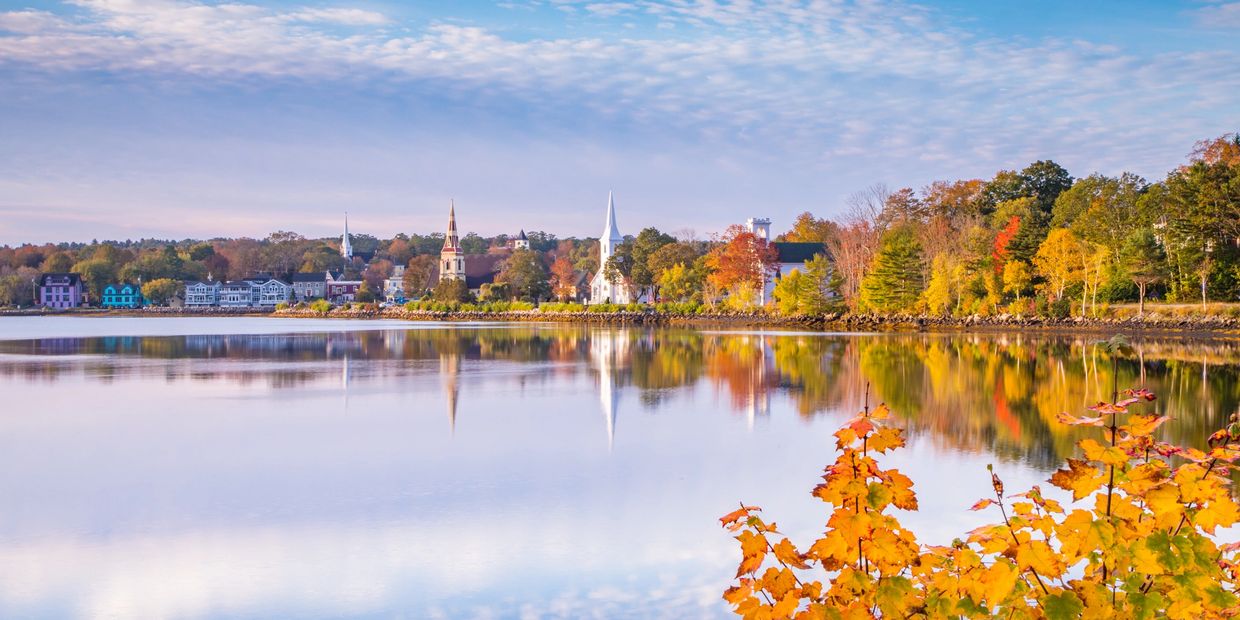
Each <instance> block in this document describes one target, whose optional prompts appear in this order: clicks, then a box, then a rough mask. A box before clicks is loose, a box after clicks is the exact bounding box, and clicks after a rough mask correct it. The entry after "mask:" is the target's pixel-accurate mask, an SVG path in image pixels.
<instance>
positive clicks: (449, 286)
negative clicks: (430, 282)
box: [431, 279, 471, 302]
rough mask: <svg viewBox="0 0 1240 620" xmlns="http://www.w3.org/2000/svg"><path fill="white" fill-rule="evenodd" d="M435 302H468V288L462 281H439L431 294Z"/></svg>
mask: <svg viewBox="0 0 1240 620" xmlns="http://www.w3.org/2000/svg"><path fill="white" fill-rule="evenodd" d="M431 297H433V298H434V299H435V301H446V302H453V301H456V302H464V301H469V300H470V297H471V295H470V293H469V286H468V285H466V284H465V281H464V280H442V279H441V280H440V281H439V283H438V284H436V285H435V291H434V292H433V293H431Z"/></svg>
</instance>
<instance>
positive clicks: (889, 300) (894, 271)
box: [859, 226, 925, 313]
mask: <svg viewBox="0 0 1240 620" xmlns="http://www.w3.org/2000/svg"><path fill="white" fill-rule="evenodd" d="M922 273H923V267H922V255H921V244H920V243H918V241H917V236H916V234H914V232H913V230H912V229H911V228H910V227H909V226H899V227H896V228H893V229H891V230H889V231H887V234H886V235H884V237H883V242H882V245H881V246H880V247H879V249H878V253H877V254H876V255H875V256H874V262H873V263H872V265H871V267H870V271H869V273H867V274H866V275H865V277H864V278H862V280H861V299H860V304H859V305H860V307H861V308H862V309H863V310H868V311H874V312H882V313H887V312H903V311H908V310H912V309H913V307H914V306H915V305H916V304H917V300H918V298H919V297H920V296H921V292H922V289H923V288H925V287H924V278H923V276H922Z"/></svg>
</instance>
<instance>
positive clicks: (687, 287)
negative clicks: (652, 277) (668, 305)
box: [658, 263, 703, 301]
mask: <svg viewBox="0 0 1240 620" xmlns="http://www.w3.org/2000/svg"><path fill="white" fill-rule="evenodd" d="M702 280H703V277H702V273H701V271H700V270H698V269H694V268H693V267H689V266H686V265H685V264H684V263H677V264H675V265H672V266H671V267H668V268H666V269H664V270H663V271H661V272H660V273H659V278H658V285H659V294H660V295H661V296H662V298H663V299H669V300H672V301H688V300H690V299H693V298H695V297H700V296H701V294H702Z"/></svg>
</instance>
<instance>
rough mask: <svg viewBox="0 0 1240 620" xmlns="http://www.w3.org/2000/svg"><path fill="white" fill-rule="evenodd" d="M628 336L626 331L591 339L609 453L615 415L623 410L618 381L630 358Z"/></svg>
mask: <svg viewBox="0 0 1240 620" xmlns="http://www.w3.org/2000/svg"><path fill="white" fill-rule="evenodd" d="M628 342H629V341H628V336H627V333H626V332H625V331H623V330H618V331H616V330H607V331H598V332H594V333H592V334H591V335H590V357H591V358H592V359H593V361H594V366H595V368H596V369H597V370H598V386H599V387H598V394H599V403H600V404H601V405H602V410H603V421H604V424H605V425H606V428H607V450H608V451H611V449H612V446H613V445H614V444H615V441H616V415H617V413H618V410H619V407H620V389H619V388H620V386H619V382H618V381H617V380H616V375H617V374H618V373H619V370H620V367H621V364H622V361H623V360H625V359H627V356H628Z"/></svg>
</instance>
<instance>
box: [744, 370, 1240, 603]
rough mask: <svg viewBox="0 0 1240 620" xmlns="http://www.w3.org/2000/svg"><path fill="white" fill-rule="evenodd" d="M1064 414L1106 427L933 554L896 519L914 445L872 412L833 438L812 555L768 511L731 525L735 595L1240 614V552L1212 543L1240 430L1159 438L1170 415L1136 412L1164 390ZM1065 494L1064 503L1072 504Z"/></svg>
mask: <svg viewBox="0 0 1240 620" xmlns="http://www.w3.org/2000/svg"><path fill="white" fill-rule="evenodd" d="M1116 396H1117V397H1116V398H1113V402H1110V403H1099V404H1098V405H1096V406H1094V407H1091V408H1090V410H1091V411H1092V414H1091V415H1088V416H1085V417H1076V416H1071V415H1068V414H1066V413H1065V414H1061V416H1060V420H1061V421H1062V422H1064V423H1066V424H1070V425H1076V426H1094V427H1099V428H1100V430H1101V433H1100V437H1099V438H1098V439H1092V438H1091V439H1085V440H1082V441H1080V442H1079V444H1078V446H1079V448H1080V451H1081V456H1080V457H1078V458H1070V459H1068V461H1067V463H1066V464H1065V465H1064V467H1063V468H1062V469H1060V470H1059V471H1056V472H1055V473H1054V475H1052V476H1051V478H1050V481H1049V482H1050V484H1051V485H1053V486H1055V487H1058V488H1060V489H1062V490H1063V491H1066V492H1067V493H1070V494H1071V501H1070V502H1069V503H1068V504H1067V505H1066V506H1065V505H1064V504H1063V503H1061V502H1060V501H1056V500H1055V499H1052V498H1051V497H1049V496H1047V495H1044V494H1043V491H1042V489H1041V488H1040V487H1038V486H1034V487H1033V488H1032V489H1030V490H1028V491H1026V492H1023V493H1019V494H1014V495H1010V494H1007V493H1006V490H1005V488H1004V485H1003V481H1002V480H1000V479H999V477H998V476H997V475H996V474H994V472H993V471H992V472H991V480H992V487H993V488H992V492H993V496H992V497H988V498H985V499H981V500H979V501H978V502H977V503H976V504H974V505H973V507H972V510H991V511H994V512H995V513H997V514H996V516H997V517H1000V518H1001V520H999V521H998V522H997V523H996V524H994V525H987V526H983V527H979V528H977V529H974V530H973V531H971V532H967V533H965V534H964V535H963V536H962V537H961V538H959V539H957V540H955V541H952V543H951V544H950V545H947V546H936V545H922V544H920V543H918V541H917V539H916V537H915V536H914V535H913V533H912V532H911V531H909V530H908V529H906V528H905V527H903V526H902V525H901V524H900V522H899V520H898V519H897V517H896V516H895V514H894V513H895V511H899V510H905V511H907V510H916V509H917V496H916V494H915V493H914V492H913V482H912V480H911V479H909V478H908V477H907V476H905V475H904V474H902V473H900V472H899V471H897V470H895V469H883V468H882V467H881V466H880V464H879V462H878V457H879V456H881V455H883V454H886V453H888V452H891V451H893V450H897V449H899V448H901V447H903V446H904V443H905V438H904V433H903V431H902V430H901V429H899V428H897V427H895V426H892V425H890V424H889V423H888V422H887V420H888V418H889V417H890V410H889V409H888V407H887V406H886V405H879V406H877V407H875V408H872V409H871V408H870V407H868V406H867V407H866V408H865V409H864V410H863V411H862V412H860V413H859V414H858V415H857V416H856V417H854V418H852V419H851V420H848V422H846V423H845V424H844V426H843V427H842V428H840V430H839V431H837V432H836V433H835V437H836V439H837V447H838V449H839V450H840V454H839V457H838V458H837V459H836V460H835V462H834V463H832V464H831V465H830V466H828V467H827V468H826V472H825V475H824V476H823V483H822V484H820V485H818V486H817V487H815V488H814V490H813V494H814V496H815V497H817V498H819V499H821V500H822V501H823V502H825V503H826V504H827V505H828V506H829V508H830V511H831V512H830V515H829V517H828V519H827V524H826V530H825V532H824V533H823V535H822V536H821V537H820V538H818V539H817V540H815V541H813V542H812V543H811V544H810V545H809V546H808V547H798V546H796V545H795V544H794V543H793V542H792V541H791V540H789V539H788V538H786V537H784V536H783V535H782V534H780V533H779V531H778V530H777V528H776V525H775V523H768V522H766V521H765V520H763V519H762V518H761V517H760V516H759V513H760V509H759V508H758V507H756V506H746V505H742V506H741V507H740V508H738V509H737V510H735V511H733V512H731V513H729V514H728V515H726V516H724V517H723V518H722V519H721V522H722V523H723V525H724V526H725V527H727V528H728V529H730V530H732V531H734V532H738V534H737V536H736V539H737V540H738V541H739V542H740V546H741V554H742V559H741V563H740V566H739V568H738V570H737V573H736V574H737V581H736V584H735V585H734V586H733V587H731V588H729V589H728V590H727V591H726V592H725V593H724V595H723V597H724V599H725V600H727V601H728V602H729V603H731V604H732V605H733V606H734V609H735V611H736V613H737V614H738V615H741V616H743V617H745V618H754V619H760V618H798V619H800V618H876V617H884V618H895V617H898V618H906V617H917V618H948V617H969V618H983V617H992V616H1002V617H1006V618H1053V619H1058V618H1154V617H1160V618H1161V617H1167V618H1224V617H1232V616H1235V615H1238V614H1240V604H1238V600H1237V596H1236V588H1237V578H1238V577H1240V575H1238V573H1237V571H1238V569H1240V564H1238V563H1237V553H1236V552H1237V549H1238V548H1240V544H1219V543H1218V542H1217V541H1216V537H1215V534H1216V533H1217V531H1218V529H1219V528H1226V527H1229V526H1231V525H1233V524H1235V523H1236V522H1237V520H1240V511H1238V508H1237V504H1236V502H1235V501H1234V500H1233V499H1232V497H1231V494H1230V492H1229V490H1230V489H1229V482H1230V479H1229V477H1228V476H1229V473H1230V472H1231V470H1232V468H1233V463H1234V462H1235V461H1236V459H1237V457H1240V452H1238V451H1237V440H1240V422H1237V420H1236V419H1235V417H1233V420H1232V422H1231V424H1230V425H1229V426H1228V427H1227V428H1226V429H1223V430H1220V431H1218V432H1216V433H1214V434H1213V435H1212V436H1211V437H1210V440H1209V446H1210V447H1209V450H1208V451H1202V450H1197V449H1193V448H1182V447H1178V446H1174V445H1170V444H1167V443H1164V442H1161V441H1158V440H1157V439H1155V437H1154V435H1155V431H1156V429H1158V427H1159V426H1161V425H1162V424H1164V423H1165V422H1167V421H1168V418H1167V417H1166V416H1160V415H1157V414H1155V413H1137V412H1135V411H1132V409H1134V408H1135V407H1136V406H1137V405H1142V404H1146V403H1149V402H1150V401H1153V400H1154V395H1153V394H1152V393H1151V392H1149V391H1146V390H1144V389H1137V390H1128V391H1126V392H1125V393H1124V394H1123V398H1122V399H1121V398H1118V396H1119V395H1116ZM1065 500H1066V498H1065Z"/></svg>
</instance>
